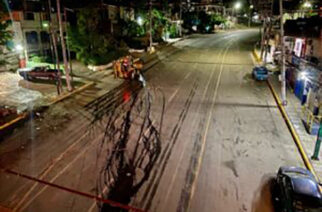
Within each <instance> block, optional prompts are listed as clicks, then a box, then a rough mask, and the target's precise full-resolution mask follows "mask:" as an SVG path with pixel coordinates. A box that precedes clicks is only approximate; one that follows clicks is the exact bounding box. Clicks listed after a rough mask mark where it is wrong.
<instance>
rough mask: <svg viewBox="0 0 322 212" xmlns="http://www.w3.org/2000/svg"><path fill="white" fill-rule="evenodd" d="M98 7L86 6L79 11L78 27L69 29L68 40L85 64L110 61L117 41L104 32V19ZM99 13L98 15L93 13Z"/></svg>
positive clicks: (77, 56) (78, 57) (98, 63)
mask: <svg viewBox="0 0 322 212" xmlns="http://www.w3.org/2000/svg"><path fill="white" fill-rule="evenodd" d="M100 12H101V11H100V10H99V9H96V8H84V9H81V10H80V11H79V13H78V16H77V17H78V19H77V27H71V28H69V30H68V38H69V39H68V42H69V44H70V47H71V49H72V50H73V51H75V52H76V58H77V59H78V60H80V61H81V62H83V63H84V64H93V65H100V64H104V63H108V62H110V59H111V58H112V56H111V54H113V52H114V51H115V49H116V41H115V40H114V38H113V37H112V36H110V35H109V34H108V33H104V32H103V31H102V30H104V19H103V18H102V17H103V16H101V15H99V14H100ZM93 14H98V15H93Z"/></svg>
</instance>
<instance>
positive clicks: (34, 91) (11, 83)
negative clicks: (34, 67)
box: [0, 72, 57, 111]
mask: <svg viewBox="0 0 322 212" xmlns="http://www.w3.org/2000/svg"><path fill="white" fill-rule="evenodd" d="M0 87H1V90H0V105H2V106H10V107H14V108H17V109H18V111H24V110H26V109H32V108H33V107H37V106H40V105H43V104H46V103H48V102H49V101H50V100H51V98H53V97H54V96H56V95H57V92H56V86H55V85H54V84H47V83H35V82H28V81H26V80H24V79H23V78H22V77H21V76H19V74H17V73H12V72H0Z"/></svg>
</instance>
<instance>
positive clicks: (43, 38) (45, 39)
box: [40, 31, 50, 43]
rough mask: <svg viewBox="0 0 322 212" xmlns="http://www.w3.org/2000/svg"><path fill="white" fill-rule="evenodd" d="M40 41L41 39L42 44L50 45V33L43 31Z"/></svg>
mask: <svg viewBox="0 0 322 212" xmlns="http://www.w3.org/2000/svg"><path fill="white" fill-rule="evenodd" d="M40 39H41V42H42V43H49V42H50V38H49V34H48V32H45V31H41V32H40Z"/></svg>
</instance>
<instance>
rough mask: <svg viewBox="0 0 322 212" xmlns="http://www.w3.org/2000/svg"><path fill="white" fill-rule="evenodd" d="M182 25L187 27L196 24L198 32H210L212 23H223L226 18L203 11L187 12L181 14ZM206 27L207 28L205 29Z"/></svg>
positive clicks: (189, 27)
mask: <svg viewBox="0 0 322 212" xmlns="http://www.w3.org/2000/svg"><path fill="white" fill-rule="evenodd" d="M183 20H184V25H183V26H184V27H185V28H187V29H190V30H191V28H192V26H197V27H198V30H199V31H200V32H210V31H212V30H213V27H214V25H220V24H225V23H226V21H227V20H226V19H225V18H224V17H223V16H221V15H219V14H212V15H210V14H207V13H205V12H203V11H202V12H189V13H185V14H184V16H183ZM207 29H208V30H207Z"/></svg>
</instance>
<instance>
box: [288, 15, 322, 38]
mask: <svg viewBox="0 0 322 212" xmlns="http://www.w3.org/2000/svg"><path fill="white" fill-rule="evenodd" d="M321 27H322V17H319V16H312V17H310V18H298V19H296V20H287V21H286V22H285V24H284V29H285V35H286V36H298V37H320V34H321Z"/></svg>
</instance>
